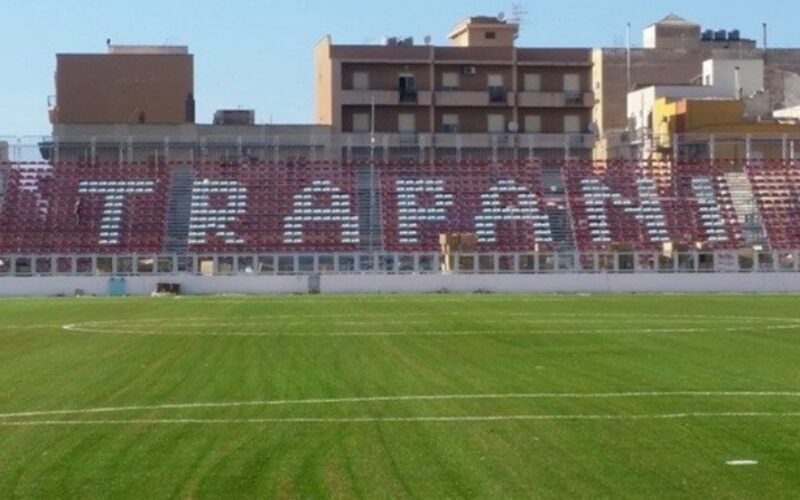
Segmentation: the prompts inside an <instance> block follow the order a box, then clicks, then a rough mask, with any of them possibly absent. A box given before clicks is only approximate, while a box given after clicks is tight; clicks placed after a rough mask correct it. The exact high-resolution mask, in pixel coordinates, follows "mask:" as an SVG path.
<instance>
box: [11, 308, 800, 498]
mask: <svg viewBox="0 0 800 500" xmlns="http://www.w3.org/2000/svg"><path fill="white" fill-rule="evenodd" d="M797 495H800V297H798V296H744V295H742V296H572V295H564V296H561V295H548V296H514V295H415V296H400V295H386V296H316V297H309V296H282V297H261V298H255V297H254V298H249V297H209V298H188V297H180V298H160V299H92V298H85V299H14V300H3V301H0V498H14V497H23V498H28V497H30V498H64V497H67V498H140V499H145V498H147V499H151V498H351V497H357V498H455V497H469V498H474V497H479V498H530V497H545V498H550V497H561V498H575V497H579V498H633V497H647V498H687V497H688V498H788V497H794V496H797Z"/></svg>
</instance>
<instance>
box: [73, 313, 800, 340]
mask: <svg viewBox="0 0 800 500" xmlns="http://www.w3.org/2000/svg"><path fill="white" fill-rule="evenodd" d="M423 315H424V314H423ZM509 315H510V316H512V317H513V316H516V317H522V318H525V319H515V320H514V321H512V323H516V324H518V325H524V324H542V325H547V324H560V325H563V324H564V323H565V321H564V319H563V318H567V321H566V323H569V324H595V323H598V321H597V319H598V318H601V319H602V318H608V319H614V318H617V320H616V321H615V322H616V323H619V322H620V321H624V322H626V323H627V322H631V323H633V324H639V323H641V321H642V320H641V319H638V318H633V317H632V316H634V315H631V314H626V313H587V314H580V313H577V314H566V313H541V314H537V313H527V312H522V313H513V312H511V313H508V314H504V315H503V316H504V317H506V316H509ZM370 316H373V317H374V319H375V320H377V321H378V322H379V323H380V324H382V325H383V324H402V325H404V326H405V325H409V324H427V321H424V320H419V319H411V320H407V321H401V320H396V319H392V318H396V315H391V316H388V317H389V318H390V320H389V321H386V320H383V319H379V318H380V317H381V316H383V315H382V314H378V315H375V314H368V315H367V316H366V317H365V318H364V319H365V320H366V321H365V320H362V321H358V320H352V319H351V318H352V317H353V316H352V315H351V314H330V315H323V316H320V317H318V318H317V320H320V321H325V320H326V319H332V320H336V318H348V319H350V320H349V321H334V322H335V323H336V324H337V325H340V326H358V325H364V326H370V325H372V324H373V321H370V319H372V318H370ZM417 316H418V315H415V318H417ZM459 316H460V317H463V318H467V319H468V318H469V316H468V315H466V316H464V315H459ZM529 316H539V317H534V318H529ZM541 316H544V317H541ZM279 318H288V319H296V318H297V315H286V314H281V315H272V316H266V317H265V318H264V320H263V322H254V321H250V322H245V323H242V322H238V321H237V322H221V321H219V320H217V319H215V318H202V317H187V318H181V320H180V325H179V326H188V327H194V326H198V325H199V326H206V327H216V328H223V327H233V328H242V327H247V326H249V325H254V326H265V325H266V324H267V322H268V321H269V320H273V319H279ZM481 318H483V317H481ZM559 318H560V319H559ZM589 318H595V319H589ZM628 318H630V319H628ZM647 319H648V320H651V319H663V320H665V321H672V322H682V323H683V322H714V323H715V324H714V325H712V326H705V327H703V326H697V327H692V328H641V329H635V330H630V331H628V330H619V329H617V328H615V329H583V330H569V329H566V330H565V329H558V330H541V329H540V330H530V331H506V330H497V331H491V330H455V331H426V332H408V331H392V330H388V331H352V330H346V331H328V332H319V331H299V332H287V331H284V330H281V331H252V332H251V331H207V332H200V333H195V332H191V331H189V332H181V331H176V330H174V329H172V330H169V331H154V330H152V329H151V330H148V328H156V327H162V328H164V327H166V326H170V325H169V324H167V325H164V321H163V319H158V318H156V319H152V318H151V319H141V320H140V319H132V320H108V321H90V322H83V323H72V324H67V325H63V326H62V327H61V328H62V329H63V330H65V331H69V332H80V333H92V334H107V335H142V336H238V337H269V336H281V337H288V336H297V337H388V336H466V335H475V336H480V335H498V334H499V335H553V334H573V335H590V334H627V333H635V334H648V333H699V332H707V331H725V332H735V331H742V330H747V329H750V328H751V327H752V325H747V324H742V323H760V322H765V321H767V322H773V323H778V324H777V325H766V326H761V327H760V329H762V330H793V329H800V319H797V318H763V317H750V316H739V317H731V316H711V315H709V316H700V315H695V316H680V317H675V316H670V315H660V316H659V315H655V316H648V318H647ZM719 321H729V322H732V323H734V322H735V323H736V324H737V326H731V327H725V326H720V325H719V324H718V322H719ZM304 324H306V322H302V321H295V322H289V323H286V322H284V323H279V324H278V326H280V327H281V328H286V327H287V326H302V325H304ZM120 327H121V328H120Z"/></svg>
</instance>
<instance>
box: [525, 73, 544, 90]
mask: <svg viewBox="0 0 800 500" xmlns="http://www.w3.org/2000/svg"><path fill="white" fill-rule="evenodd" d="M525 91H526V92H541V91H542V75H540V74H539V73H527V74H526V75H525Z"/></svg>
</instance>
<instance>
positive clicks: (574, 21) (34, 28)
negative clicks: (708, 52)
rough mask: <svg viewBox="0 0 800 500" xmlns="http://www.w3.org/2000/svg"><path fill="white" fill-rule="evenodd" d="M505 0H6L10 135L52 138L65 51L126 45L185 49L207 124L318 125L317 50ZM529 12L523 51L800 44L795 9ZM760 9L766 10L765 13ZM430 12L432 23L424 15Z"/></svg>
mask: <svg viewBox="0 0 800 500" xmlns="http://www.w3.org/2000/svg"><path fill="white" fill-rule="evenodd" d="M511 3H512V2H511V1H505V0H482V1H478V0H401V1H391V2H386V1H376V0H340V1H325V0H284V1H271V0H260V1H259V0H216V1H211V0H183V1H177V0H137V1H135V2H134V1H128V0H125V1H123V0H0V7H1V8H2V10H1V11H0V12H2V14H1V15H0V27H2V33H3V40H2V41H0V136H2V135H43V134H47V133H48V132H49V129H50V126H49V123H48V121H47V108H46V103H47V101H46V99H47V96H48V95H49V94H53V93H54V89H53V71H54V70H55V54H56V53H57V52H102V51H103V50H105V40H106V38H111V39H112V40H113V42H114V43H120V44H160V43H170V44H183V45H189V47H190V49H191V51H192V52H193V53H194V55H195V95H196V98H197V112H198V113H197V117H198V121H201V122H208V121H210V120H211V116H212V113H213V111H214V110H215V109H218V108H222V107H233V108H235V107H238V106H244V107H248V108H254V109H255V110H256V119H257V120H258V121H259V122H269V121H270V120H272V121H273V122H275V123H303V122H309V121H311V119H312V111H313V87H312V83H313V79H312V76H313V66H312V54H313V47H314V45H315V44H316V43H317V41H319V39H320V38H322V36H324V35H325V34H328V33H329V34H331V35H332V36H333V38H334V42H337V43H377V42H379V41H380V39H381V37H382V36H384V35H404V36H414V37H416V38H417V39H418V40H421V39H422V38H423V37H424V36H425V35H431V36H432V37H433V40H434V42H435V43H437V44H444V43H446V35H447V33H448V31H449V29H450V28H451V27H452V26H453V25H454V24H455V23H456V21H458V20H460V19H462V18H464V17H467V16H469V15H476V14H492V15H493V14H497V13H498V12H501V11H505V12H509V11H510V8H511ZM519 3H521V4H523V5H524V6H525V8H526V9H527V11H528V16H527V21H526V22H525V24H524V25H523V27H522V34H521V36H520V39H519V42H518V44H519V45H520V46H586V47H597V46H615V45H621V44H622V43H624V39H625V23H626V22H628V21H630V22H631V23H632V27H633V34H634V37H633V43H634V45H639V44H641V30H642V28H643V27H645V26H647V25H648V24H650V23H652V22H654V21H656V20H658V19H660V18H662V17H664V16H665V15H667V14H669V13H670V12H675V13H677V14H679V15H681V16H683V17H686V18H688V19H691V20H693V21H697V22H699V23H701V24H702V25H703V26H704V27H708V28H716V29H722V28H726V29H733V28H740V29H741V30H742V32H743V35H744V36H749V37H753V38H758V39H759V40H760V38H761V22H762V21H766V22H768V23H769V25H770V45H771V46H800V31H798V30H797V17H796V15H795V14H796V13H795V12H794V9H793V8H792V7H791V5H792V3H791V2H789V1H788V0H761V1H759V2H757V3H755V4H754V3H752V2H742V1H736V2H734V1H725V2H723V1H718V0H713V1H712V0H692V1H687V0H670V1H668V2H653V1H647V0H644V1H643V0H606V1H602V0H573V1H572V2H564V1H554V0H550V1H548V2H541V1H533V0H531V1H524V0H519ZM754 6H757V7H758V8H757V9H756V8H755V7H754ZM420 13H424V15H420Z"/></svg>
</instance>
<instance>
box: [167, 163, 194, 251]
mask: <svg viewBox="0 0 800 500" xmlns="http://www.w3.org/2000/svg"><path fill="white" fill-rule="evenodd" d="M193 183H194V170H193V168H192V167H191V166H179V167H175V168H174V169H173V171H172V179H171V182H170V189H169V206H168V207H167V234H166V245H165V248H166V251H167V252H169V253H174V254H185V253H186V252H187V250H188V246H189V243H188V240H189V219H190V217H191V211H192V184H193Z"/></svg>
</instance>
